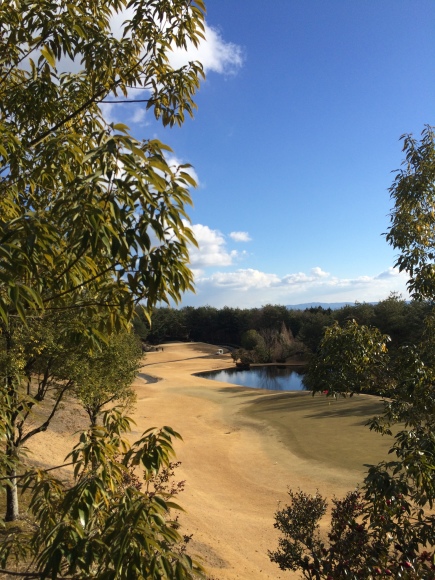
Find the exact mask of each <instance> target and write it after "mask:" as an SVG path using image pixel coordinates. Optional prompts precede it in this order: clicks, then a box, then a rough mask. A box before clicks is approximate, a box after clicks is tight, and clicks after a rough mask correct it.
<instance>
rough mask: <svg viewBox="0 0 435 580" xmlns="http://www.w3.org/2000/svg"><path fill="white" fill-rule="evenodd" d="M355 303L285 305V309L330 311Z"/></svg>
mask: <svg viewBox="0 0 435 580" xmlns="http://www.w3.org/2000/svg"><path fill="white" fill-rule="evenodd" d="M368 304H377V302H368ZM354 305H355V302H307V303H306V304H287V305H286V308H288V309H289V310H305V309H306V308H318V307H319V306H321V307H322V308H325V309H327V308H330V309H331V310H338V309H339V308H343V306H354Z"/></svg>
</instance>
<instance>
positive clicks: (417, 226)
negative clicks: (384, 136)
mask: <svg viewBox="0 0 435 580" xmlns="http://www.w3.org/2000/svg"><path fill="white" fill-rule="evenodd" d="M401 139H402V140H403V151H404V152H405V159H404V161H403V168H402V169H400V170H399V171H398V172H397V176H396V178H395V180H394V182H393V185H392V186H391V187H390V194H391V198H392V199H393V201H394V209H393V211H392V212H391V226H390V228H389V230H388V233H387V235H386V239H387V241H388V242H389V243H390V244H391V245H392V246H393V248H394V249H397V250H399V252H400V253H399V256H398V258H397V260H396V264H395V265H396V266H397V267H398V268H399V270H400V271H401V272H402V271H405V272H407V273H408V275H409V281H408V288H409V291H410V293H411V295H412V296H413V297H414V298H417V299H422V298H428V299H430V300H433V298H434V296H435V264H434V260H435V250H434V241H435V186H434V184H435V134H434V130H433V127H430V126H429V125H427V126H426V127H425V129H424V130H423V132H422V138H421V141H417V139H415V138H414V137H413V136H412V135H402V137H401Z"/></svg>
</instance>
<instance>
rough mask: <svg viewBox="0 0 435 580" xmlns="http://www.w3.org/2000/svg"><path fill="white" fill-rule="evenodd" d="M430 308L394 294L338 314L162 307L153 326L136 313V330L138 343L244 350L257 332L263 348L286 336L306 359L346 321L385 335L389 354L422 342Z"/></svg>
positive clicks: (270, 307)
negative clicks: (328, 331) (209, 345)
mask: <svg viewBox="0 0 435 580" xmlns="http://www.w3.org/2000/svg"><path fill="white" fill-rule="evenodd" d="M431 307H432V303H431V302H430V301H417V300H412V301H406V300H405V299H404V298H402V297H401V296H400V295H398V294H391V295H390V296H389V297H388V298H386V299H385V300H382V301H380V302H378V303H376V304H373V303H365V302H362V303H358V302H357V303H355V304H353V305H348V306H344V307H343V308H340V309H337V310H332V309H331V308H327V309H325V308H322V307H320V306H319V307H311V308H307V309H305V310H292V309H291V308H287V307H286V306H280V305H272V304H267V305H265V306H262V307H261V308H250V309H241V308H229V307H225V308H221V309H218V308H214V307H212V306H201V307H198V308H193V307H191V306H187V307H184V308H180V309H175V308H168V307H166V308H156V309H155V311H154V313H153V316H152V323H151V325H150V324H149V323H148V321H147V319H146V318H145V316H144V314H143V313H142V312H141V310H140V309H138V310H137V314H138V316H137V317H136V318H135V320H134V327H135V330H136V333H137V334H138V335H139V337H140V338H141V340H143V341H146V342H149V343H151V344H160V343H162V342H164V341H201V342H208V343H212V344H216V345H221V346H229V347H232V348H240V347H244V348H245V349H247V350H250V349H251V348H252V339H253V340H254V341H255V338H256V335H255V333H257V335H259V336H260V337H261V338H262V339H263V341H265V342H266V343H267V342H268V341H269V342H270V341H273V339H274V337H275V338H277V339H279V336H280V334H281V335H282V333H283V331H284V333H286V335H287V337H286V338H287V342H288V340H289V339H290V342H291V343H293V344H295V347H296V348H295V349H293V354H294V353H299V356H306V355H309V354H310V353H315V352H316V351H317V349H318V348H319V345H320V342H321V339H322V337H323V334H324V332H325V329H326V328H328V327H329V326H331V325H333V324H334V322H338V323H339V324H340V325H343V324H344V323H345V322H346V321H347V320H355V321H356V322H357V323H358V324H360V325H365V326H369V327H372V326H373V327H376V328H378V329H379V330H380V331H381V332H382V333H383V334H387V335H388V336H389V337H390V338H391V342H390V344H389V350H390V351H391V350H393V351H394V350H395V349H397V348H399V347H401V346H404V345H407V344H417V343H418V342H419V341H420V339H421V334H422V331H423V321H424V319H425V317H426V316H427V314H428V313H429V312H430V310H431ZM252 331H255V332H252ZM257 339H258V336H257ZM254 346H255V345H254ZM277 358H280V357H279V356H278V357H277ZM259 362H272V361H259Z"/></svg>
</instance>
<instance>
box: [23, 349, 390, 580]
mask: <svg viewBox="0 0 435 580" xmlns="http://www.w3.org/2000/svg"><path fill="white" fill-rule="evenodd" d="M215 353H216V347H213V346H210V345H204V344H199V343H198V344H196V343H187V344H186V343H174V344H168V345H164V351H163V352H162V351H159V352H152V353H148V354H147V355H146V358H145V360H144V366H143V368H142V369H141V373H143V375H146V376H152V377H155V378H158V379H160V380H158V381H157V382H153V383H149V382H147V381H146V378H144V377H140V376H139V377H138V379H137V380H136V382H135V384H134V386H135V389H136V391H137V405H136V409H135V411H134V413H133V414H132V416H133V418H134V419H135V421H136V423H137V425H136V430H135V431H134V432H133V433H132V437H138V436H139V435H140V434H141V433H142V432H143V431H144V430H145V429H147V428H148V427H159V426H162V425H170V426H171V427H172V428H173V429H175V430H176V431H178V432H180V433H181V434H182V436H183V440H184V441H183V442H178V443H177V444H176V449H177V459H178V460H180V461H181V462H182V464H181V467H180V468H179V469H178V470H177V474H176V479H177V480H186V488H185V491H184V492H183V493H182V494H181V495H180V496H179V497H178V501H179V503H180V504H181V505H182V506H183V507H184V509H185V510H186V514H183V515H182V517H181V522H182V525H183V532H184V533H186V534H193V539H192V542H191V544H190V551H191V552H192V553H193V554H195V555H196V556H197V559H199V560H200V561H201V562H202V563H203V565H204V566H205V567H206V569H207V571H208V573H209V576H210V578H213V579H216V580H233V579H236V578H241V579H250V580H256V579H268V578H269V579H278V578H288V579H290V578H300V577H301V576H300V575H299V574H296V573H295V574H294V573H291V572H281V571H280V570H279V568H278V567H277V566H276V565H275V564H272V563H271V562H270V561H269V558H268V555H267V551H268V550H270V549H274V548H275V546H276V543H277V534H276V531H275V530H274V527H273V523H274V517H273V516H274V512H275V511H276V509H277V507H278V505H279V502H286V499H287V494H286V491H287V489H288V487H291V488H293V489H297V488H301V489H303V490H304V491H307V492H310V493H314V492H315V491H316V489H318V490H319V491H320V492H321V493H322V494H323V495H326V496H328V497H332V496H333V495H336V496H341V495H343V494H344V493H345V492H346V491H348V490H350V489H354V488H355V486H356V485H357V484H358V482H360V481H361V480H362V478H363V476H364V472H365V469H366V468H365V467H364V464H366V463H375V462H377V461H379V460H380V459H382V458H384V457H385V456H386V450H387V448H388V441H387V440H384V439H383V438H382V437H380V436H379V435H377V434H374V433H370V432H369V430H368V429H367V428H366V427H364V423H365V422H366V420H367V418H369V417H371V416H372V415H374V414H376V412H377V411H379V410H380V408H381V407H380V404H379V402H378V401H377V400H376V399H375V398H373V397H369V396H360V397H355V398H352V399H347V400H339V401H332V402H331V401H330V400H329V399H326V397H324V396H317V397H315V398H312V397H311V395H310V394H309V393H280V392H267V391H261V390H254V389H248V388H241V387H236V386H231V385H228V384H224V383H219V382H216V381H212V380H208V379H205V378H202V377H196V376H192V373H197V372H201V371H207V370H213V369H218V368H224V367H230V366H233V363H232V360H231V358H230V356H229V355H228V354H224V355H223V356H219V355H216V354H215ZM83 422H84V419H83V417H82V416H81V415H80V414H79V413H78V411H76V410H75V409H74V408H73V407H70V408H67V409H65V410H64V412H63V417H62V418H61V419H59V420H58V421H57V422H55V424H54V426H53V429H52V430H51V431H50V432H49V433H46V434H41V435H40V436H38V437H35V438H34V439H33V441H32V443H31V445H29V447H30V449H31V451H32V452H33V456H34V460H35V461H36V462H37V463H41V464H45V465H56V464H60V463H61V462H62V460H63V458H64V456H65V455H66V453H67V451H68V450H69V449H71V443H72V441H73V438H72V437H70V436H67V435H65V432H66V431H68V432H72V431H74V430H76V429H78V428H81V426H82V424H83Z"/></svg>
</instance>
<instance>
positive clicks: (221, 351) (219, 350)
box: [216, 348, 224, 354]
mask: <svg viewBox="0 0 435 580" xmlns="http://www.w3.org/2000/svg"><path fill="white" fill-rule="evenodd" d="M216 354H224V351H223V349H222V348H219V349H218V350H217V352H216Z"/></svg>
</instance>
